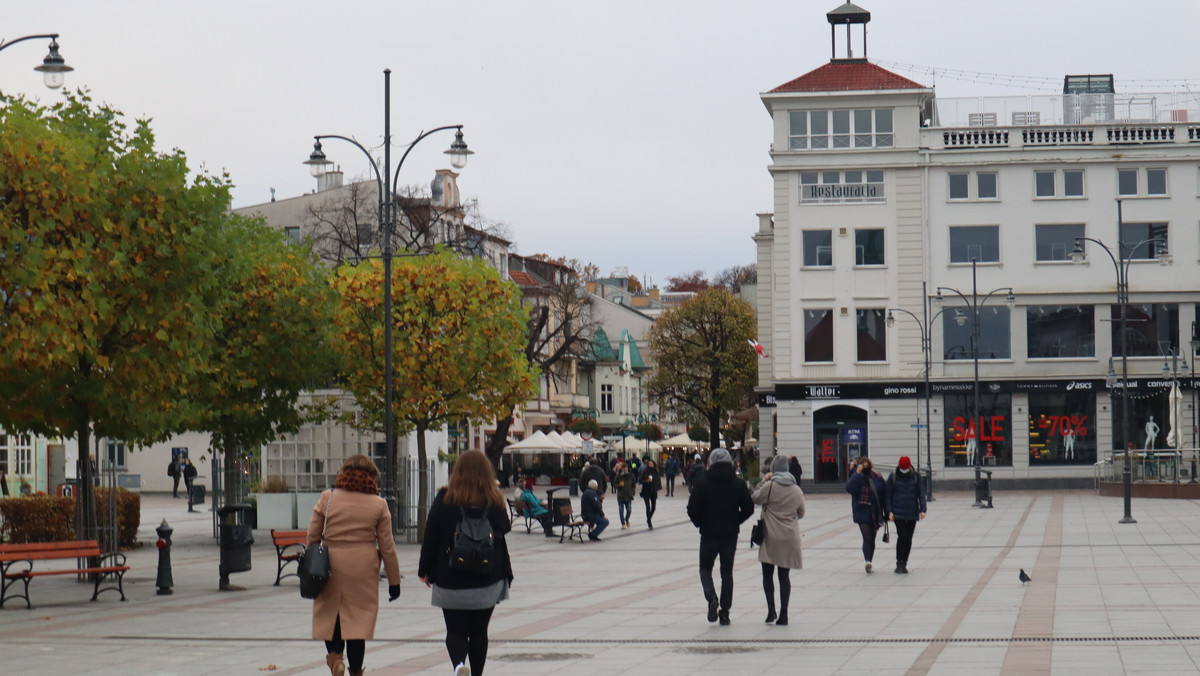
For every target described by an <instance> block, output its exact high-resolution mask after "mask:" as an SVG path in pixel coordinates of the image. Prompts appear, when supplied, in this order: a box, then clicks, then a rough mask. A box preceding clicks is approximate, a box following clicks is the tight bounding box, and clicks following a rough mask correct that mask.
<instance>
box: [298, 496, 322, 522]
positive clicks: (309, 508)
mask: <svg viewBox="0 0 1200 676" xmlns="http://www.w3.org/2000/svg"><path fill="white" fill-rule="evenodd" d="M320 500H321V494H320V493H296V526H295V527H296V528H308V522H309V521H311V520H312V514H313V508H314V507H316V506H317V503H318V502H320Z"/></svg>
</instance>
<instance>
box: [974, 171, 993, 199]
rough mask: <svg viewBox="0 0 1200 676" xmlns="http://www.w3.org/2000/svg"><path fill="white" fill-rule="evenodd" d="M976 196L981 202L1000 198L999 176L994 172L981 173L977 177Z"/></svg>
mask: <svg viewBox="0 0 1200 676" xmlns="http://www.w3.org/2000/svg"><path fill="white" fill-rule="evenodd" d="M975 179H976V183H977V186H976V195H977V196H978V199H981V200H994V199H996V198H997V197H998V196H999V193H998V192H997V189H996V183H997V180H998V179H997V176H996V173H995V172H992V171H981V172H979V173H978V174H976V175H975Z"/></svg>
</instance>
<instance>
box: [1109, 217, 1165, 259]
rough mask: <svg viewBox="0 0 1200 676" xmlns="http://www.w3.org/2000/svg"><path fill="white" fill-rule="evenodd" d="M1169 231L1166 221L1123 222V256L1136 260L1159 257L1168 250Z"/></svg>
mask: <svg viewBox="0 0 1200 676" xmlns="http://www.w3.org/2000/svg"><path fill="white" fill-rule="evenodd" d="M1167 232H1168V228H1167V224H1166V223H1121V255H1122V257H1124V258H1126V259H1128V260H1135V261H1144V260H1154V259H1155V258H1158V255H1159V254H1160V253H1165V252H1166V251H1167V248H1168V247H1167V245H1168V243H1169V242H1168V240H1167ZM1149 240H1158V241H1149Z"/></svg>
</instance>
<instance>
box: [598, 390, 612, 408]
mask: <svg viewBox="0 0 1200 676" xmlns="http://www.w3.org/2000/svg"><path fill="white" fill-rule="evenodd" d="M600 412H601V413H612V412H613V386H612V385H601V386H600Z"/></svg>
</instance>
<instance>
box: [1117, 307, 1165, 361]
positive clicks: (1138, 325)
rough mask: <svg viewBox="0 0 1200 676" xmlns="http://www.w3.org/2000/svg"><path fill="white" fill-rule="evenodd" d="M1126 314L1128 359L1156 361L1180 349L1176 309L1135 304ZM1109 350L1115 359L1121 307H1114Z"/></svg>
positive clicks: (1119, 333) (1119, 340)
mask: <svg viewBox="0 0 1200 676" xmlns="http://www.w3.org/2000/svg"><path fill="white" fill-rule="evenodd" d="M1126 308H1127V309H1126V310H1125V320H1126V321H1125V341H1126V342H1125V344H1126V351H1125V352H1124V354H1127V355H1129V356H1130V357H1157V356H1159V355H1162V354H1164V353H1165V352H1167V351H1168V350H1170V349H1173V348H1177V347H1179V339H1178V336H1179V306H1178V305H1174V304H1170V305H1168V304H1161V303H1135V304H1130V305H1128V306H1126ZM1109 318H1110V319H1111V320H1112V346H1113V347H1112V349H1113V355H1114V356H1120V355H1121V354H1122V350H1121V306H1120V305H1113V306H1112V313H1111V314H1110V315H1109Z"/></svg>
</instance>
